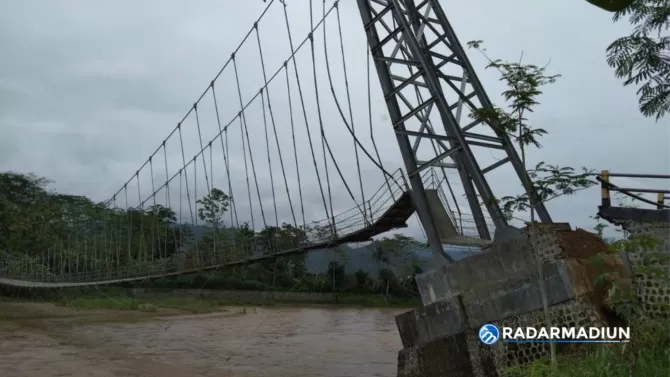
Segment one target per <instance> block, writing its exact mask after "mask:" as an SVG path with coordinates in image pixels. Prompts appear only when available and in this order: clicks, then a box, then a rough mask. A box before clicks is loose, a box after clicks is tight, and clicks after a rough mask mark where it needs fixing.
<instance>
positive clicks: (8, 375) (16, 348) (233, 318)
mask: <svg viewBox="0 0 670 377" xmlns="http://www.w3.org/2000/svg"><path fill="white" fill-rule="evenodd" d="M401 311H402V310H397V309H396V310H391V309H344V308H290V307H273V308H251V309H250V308H245V309H242V308H229V309H228V310H227V311H224V312H221V313H213V314H205V315H189V316H165V317H158V318H154V319H152V320H150V321H145V320H142V321H134V322H133V323H128V322H127V321H123V322H117V323H96V324H90V323H88V324H86V323H81V324H74V325H73V324H72V321H69V324H68V325H67V326H66V327H62V326H61V327H59V326H58V325H55V324H50V323H48V322H42V325H41V326H40V325H39V324H37V325H36V324H32V325H31V326H28V327H26V326H22V327H16V328H14V329H12V330H11V331H10V330H8V329H7V328H5V329H4V330H3V329H2V328H1V327H0V370H1V371H2V372H1V373H0V375H2V376H3V377H48V376H72V377H83V376H91V377H120V376H124V377H126V376H127V377H135V376H137V377H149V376H161V377H187V376H216V377H224V376H235V377H238V376H239V377H252V376H253V377H265V376H268V377H270V376H272V377H284V376H286V377H289V376H291V377H301V376H305V377H307V376H311V377H315V376H328V377H340V376H385V377H390V376H395V374H396V363H397V353H398V351H399V350H400V349H401V348H402V346H401V343H400V339H399V336H398V333H397V330H396V327H395V322H394V318H393V317H394V315H396V314H398V313H399V312H401Z"/></svg>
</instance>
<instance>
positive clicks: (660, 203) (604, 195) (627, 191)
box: [596, 170, 670, 210]
mask: <svg viewBox="0 0 670 377" xmlns="http://www.w3.org/2000/svg"><path fill="white" fill-rule="evenodd" d="M612 178H637V179H657V180H658V179H661V180H667V181H668V182H667V184H668V185H667V187H668V188H667V189H656V188H643V187H620V186H618V185H616V184H614V183H612ZM596 179H597V180H598V181H599V182H600V200H601V208H602V209H607V208H610V207H612V197H611V194H612V192H615V193H620V194H621V195H624V196H625V197H628V198H630V199H632V200H633V201H637V202H642V203H645V204H649V205H652V206H654V207H655V208H656V209H658V210H663V209H670V205H668V204H666V202H670V175H667V174H633V173H612V172H610V171H609V170H603V171H601V172H600V175H599V176H598V177H596ZM639 194H655V195H656V198H655V200H651V199H647V198H645V197H643V196H641V195H639Z"/></svg>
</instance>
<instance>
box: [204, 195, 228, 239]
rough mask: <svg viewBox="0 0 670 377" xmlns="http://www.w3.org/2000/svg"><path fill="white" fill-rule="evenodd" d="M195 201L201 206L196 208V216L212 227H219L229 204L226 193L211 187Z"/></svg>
mask: <svg viewBox="0 0 670 377" xmlns="http://www.w3.org/2000/svg"><path fill="white" fill-rule="evenodd" d="M197 203H198V204H199V205H200V206H201V207H200V208H198V218H199V219H200V220H202V221H204V222H205V223H206V224H207V225H208V226H210V227H212V228H214V229H219V228H221V226H222V225H223V215H224V214H225V213H226V211H228V206H229V204H230V198H229V197H228V195H227V194H226V193H224V192H223V191H221V190H220V189H218V188H212V190H211V191H210V192H209V194H207V195H205V196H204V197H203V198H202V199H199V200H198V202H197Z"/></svg>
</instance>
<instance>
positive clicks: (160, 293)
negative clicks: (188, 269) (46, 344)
mask: <svg viewBox="0 0 670 377" xmlns="http://www.w3.org/2000/svg"><path fill="white" fill-rule="evenodd" d="M0 299H1V300H2V301H3V302H43V303H53V304H55V305H57V306H62V307H68V308H74V309H104V310H122V311H142V312H148V313H150V312H156V311H158V310H164V309H173V310H177V311H179V312H182V313H207V312H213V311H218V310H221V309H222V308H225V307H227V306H233V307H239V306H277V305H290V306H343V307H361V308H364V307H369V308H385V307H386V308H408V309H409V308H415V307H418V306H420V305H421V302H420V300H419V299H408V298H398V297H392V296H390V297H384V296H382V295H372V294H330V293H311V292H282V291H223V290H206V289H202V290H197V289H179V290H155V289H125V288H114V287H103V288H99V289H98V288H96V289H85V290H84V289H79V290H39V291H32V292H30V291H21V292H13V294H11V295H5V296H4V297H0ZM1 316H2V309H1V308H0V318H1Z"/></svg>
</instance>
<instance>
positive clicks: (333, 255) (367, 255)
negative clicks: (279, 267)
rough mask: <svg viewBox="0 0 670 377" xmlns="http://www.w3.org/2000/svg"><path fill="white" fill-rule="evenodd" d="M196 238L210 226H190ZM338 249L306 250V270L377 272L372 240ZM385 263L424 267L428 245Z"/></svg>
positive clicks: (461, 251)
mask: <svg viewBox="0 0 670 377" xmlns="http://www.w3.org/2000/svg"><path fill="white" fill-rule="evenodd" d="M190 229H191V231H192V232H193V234H194V236H195V238H196V239H199V238H201V237H203V236H204V235H206V234H208V233H211V231H212V229H211V228H209V227H206V226H200V225H198V226H190ZM339 250H340V251H339V252H338V251H337V250H335V249H324V250H314V251H311V252H309V254H307V260H306V261H305V264H306V267H307V271H309V272H310V273H314V274H317V273H324V272H327V271H328V264H329V263H330V262H332V261H338V262H340V263H343V264H344V266H345V271H346V272H347V273H348V274H349V273H354V272H355V271H358V270H363V271H365V272H367V273H368V274H370V275H377V274H378V273H379V268H380V266H379V264H378V263H377V261H376V260H375V258H374V250H375V241H372V242H371V243H368V244H365V245H360V244H355V245H354V244H352V245H341V246H340V247H339ZM444 250H445V252H446V253H447V254H448V255H449V256H451V257H452V258H454V259H455V260H460V259H463V258H466V257H467V256H469V255H472V254H473V253H476V252H477V249H472V248H466V247H451V246H445V248H444ZM388 259H389V263H388V264H386V265H384V266H381V267H382V268H391V270H393V272H394V273H396V274H401V273H405V272H406V271H407V270H408V268H409V266H411V265H412V261H414V263H415V264H417V265H418V266H420V267H421V269H423V270H424V271H427V270H430V269H432V268H433V263H432V262H433V257H432V254H431V252H430V249H428V248H424V247H413V248H411V249H408V250H406V251H405V252H402V253H400V252H398V253H395V255H389V257H388Z"/></svg>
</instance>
